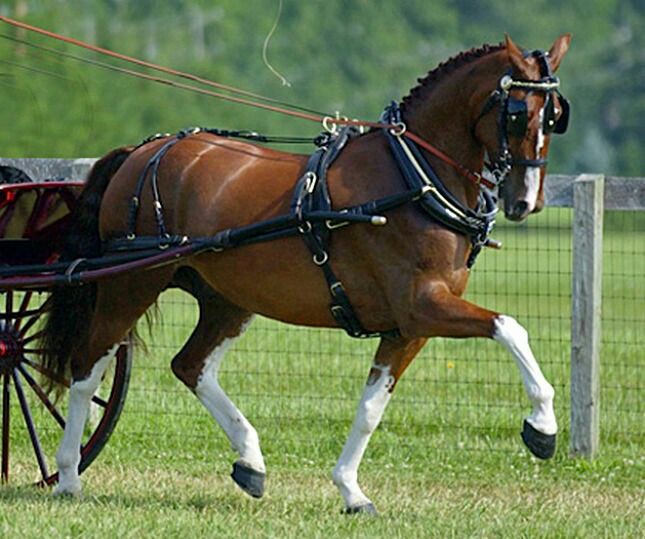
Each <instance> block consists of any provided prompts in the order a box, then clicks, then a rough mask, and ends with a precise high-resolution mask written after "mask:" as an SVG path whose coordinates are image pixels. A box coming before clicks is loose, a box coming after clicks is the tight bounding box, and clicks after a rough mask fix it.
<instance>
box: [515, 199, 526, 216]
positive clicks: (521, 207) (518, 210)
mask: <svg viewBox="0 0 645 539" xmlns="http://www.w3.org/2000/svg"><path fill="white" fill-rule="evenodd" d="M528 209H529V205H528V203H527V202H524V201H523V200H520V201H519V202H516V203H515V206H513V213H514V214H515V215H518V216H519V215H524V214H525V213H526V210H528Z"/></svg>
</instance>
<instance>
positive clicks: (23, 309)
mask: <svg viewBox="0 0 645 539" xmlns="http://www.w3.org/2000/svg"><path fill="white" fill-rule="evenodd" d="M33 294H34V293H33V292H32V291H31V290H28V291H27V292H25V293H24V295H23V296H22V301H21V302H20V308H19V309H18V312H17V313H16V323H15V324H14V327H15V328H16V331H18V330H19V329H20V324H22V319H23V318H24V317H25V315H26V313H27V312H28V311H27V307H29V302H30V301H31V296H33Z"/></svg>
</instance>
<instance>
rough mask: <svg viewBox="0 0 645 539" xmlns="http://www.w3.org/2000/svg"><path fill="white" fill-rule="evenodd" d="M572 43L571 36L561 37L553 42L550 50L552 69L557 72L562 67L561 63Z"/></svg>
mask: <svg viewBox="0 0 645 539" xmlns="http://www.w3.org/2000/svg"><path fill="white" fill-rule="evenodd" d="M570 43H571V34H564V35H561V36H560V37H559V38H558V39H556V40H555V41H554V42H553V45H551V48H550V49H549V64H551V69H552V70H553V71H555V70H556V69H558V67H559V66H560V62H561V61H562V58H564V55H565V54H566V53H567V51H568V50H569V44H570Z"/></svg>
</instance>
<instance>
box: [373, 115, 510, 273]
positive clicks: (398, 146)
mask: <svg viewBox="0 0 645 539" xmlns="http://www.w3.org/2000/svg"><path fill="white" fill-rule="evenodd" d="M383 121H384V122H386V123H391V124H397V123H400V122H401V110H400V108H399V106H398V104H397V103H394V102H392V103H391V104H390V106H389V107H387V108H386V109H385V112H384V113H383ZM386 136H387V140H388V143H389V145H390V149H391V151H392V154H393V156H394V159H395V161H396V164H397V166H398V167H399V170H400V171H401V173H402V176H403V179H404V180H405V183H406V185H407V187H408V189H410V190H418V189H420V188H425V193H424V195H423V196H421V197H420V198H419V199H418V201H417V202H418V204H419V207H420V208H421V209H422V210H423V211H424V212H425V213H426V214H427V215H428V216H429V217H430V218H431V219H433V220H435V221H437V222H438V223H440V224H441V225H443V226H445V227H446V228H448V229H450V230H452V231H454V232H457V233H459V234H464V235H466V236H468V237H469V238H470V241H471V244H472V250H471V253H470V255H469V257H468V260H467V262H466V267H468V268H471V267H472V266H473V264H474V263H475V260H476V259H477V256H478V255H479V253H480V251H481V249H482V247H484V246H486V245H490V246H494V247H499V246H500V244H499V243H498V242H495V241H494V240H491V239H489V234H490V233H491V231H492V229H493V226H494V225H495V216H496V214H497V200H496V199H495V197H494V196H493V194H492V193H491V192H490V191H489V190H488V189H486V188H485V187H483V186H480V191H479V196H478V199H477V205H476V206H475V208H474V209H471V208H469V207H467V206H465V205H464V204H462V203H461V202H460V201H459V200H458V199H457V198H456V197H455V196H454V195H453V194H452V193H451V192H450V191H449V190H448V189H447V188H446V186H445V185H444V184H443V182H442V181H441V179H440V178H439V176H438V175H437V174H436V172H435V171H434V169H433V168H432V166H431V165H430V163H428V161H427V160H426V158H425V157H424V156H423V154H422V153H421V151H420V150H419V148H418V147H417V145H416V144H415V143H414V142H413V141H411V140H410V139H408V138H406V137H402V136H398V135H397V133H394V132H392V131H386Z"/></svg>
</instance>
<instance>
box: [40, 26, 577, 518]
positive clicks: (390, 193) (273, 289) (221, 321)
mask: <svg viewBox="0 0 645 539" xmlns="http://www.w3.org/2000/svg"><path fill="white" fill-rule="evenodd" d="M570 40H571V36H570V35H569V34H565V35H562V36H560V37H559V38H557V39H556V40H555V41H554V43H553V44H552V46H551V48H550V49H549V50H548V52H542V51H529V52H527V51H524V50H523V49H522V48H520V47H519V46H518V45H516V44H515V43H514V42H513V41H512V40H511V38H510V37H509V36H506V37H505V40H504V41H503V42H502V43H500V44H498V45H484V46H482V47H480V48H474V49H471V50H469V51H466V52H462V53H460V54H458V55H456V56H454V57H452V58H450V59H449V60H447V61H446V62H444V63H442V64H440V65H439V66H438V67H437V68H435V69H434V70H432V71H430V72H429V73H428V74H427V76H425V77H424V78H421V79H419V80H418V85H417V86H415V87H414V88H413V89H412V90H411V91H410V93H409V94H408V95H406V96H405V97H404V98H403V99H402V101H401V102H400V103H399V104H398V106H397V113H398V116H397V117H396V118H394V119H395V120H397V126H399V127H400V128H396V129H394V128H390V129H376V128H375V129H370V130H369V131H367V132H365V133H361V134H360V135H357V136H354V137H352V138H351V139H350V140H348V141H347V143H346V145H345V147H344V149H343V150H342V152H339V153H338V155H337V156H336V157H335V160H334V161H333V162H330V163H329V166H328V170H327V171H326V172H327V178H326V182H327V183H326V188H327V190H328V196H329V200H331V201H333V202H332V203H333V207H334V208H350V207H356V206H357V205H358V206H361V205H363V206H365V205H369V203H370V202H371V201H374V200H376V199H380V200H383V199H386V200H389V199H390V198H392V197H394V198H396V197H397V196H399V194H400V193H401V192H406V190H407V191H409V186H407V185H406V183H405V181H404V176H406V174H407V173H406V174H404V172H405V171H402V168H401V165H400V163H399V162H398V161H397V160H396V159H395V157H394V151H393V148H396V147H398V146H392V144H391V143H390V142H391V141H388V137H389V138H390V139H391V138H394V139H396V140H395V143H394V144H396V143H397V142H398V141H399V139H401V140H402V138H403V135H402V133H403V132H404V131H407V133H409V134H413V135H414V136H415V137H416V138H417V140H420V141H432V143H433V145H434V147H437V148H441V152H437V153H431V152H429V151H427V149H426V148H427V146H423V145H422V146H417V147H416V150H415V152H411V150H410V148H409V147H407V146H406V147H407V150H406V148H404V147H403V144H401V145H400V147H399V150H400V151H401V152H407V154H411V153H415V155H417V158H418V159H417V160H416V161H414V162H413V163H412V165H414V166H412V165H410V166H409V167H408V168H410V170H412V169H414V168H416V169H419V168H420V166H419V162H420V161H419V159H420V160H422V161H423V162H425V163H427V164H428V166H430V167H432V170H433V171H434V177H435V179H436V181H439V180H440V182H441V184H442V185H443V186H444V187H445V192H443V195H442V196H441V197H439V199H438V200H440V201H441V200H444V202H445V201H446V200H447V201H448V202H446V204H447V206H449V207H450V208H451V210H454V211H455V212H458V210H459V209H460V208H461V209H463V212H462V213H464V214H465V213H468V212H477V211H479V213H480V214H481V212H482V211H483V210H482V209H481V200H482V198H481V197H482V192H483V191H486V188H485V187H484V185H482V184H483V183H486V181H485V176H486V175H485V174H483V172H482V171H483V170H484V168H485V165H486V159H490V160H491V161H492V163H493V164H492V165H490V166H489V168H490V169H491V170H493V172H495V174H493V175H491V174H489V176H490V177H491V178H492V177H494V176H495V175H496V176H497V177H498V179H499V182H498V183H499V185H498V188H499V199H500V205H501V206H502V207H503V211H504V214H505V216H506V217H507V218H508V219H510V220H512V221H523V220H524V219H526V218H527V217H528V216H529V215H530V214H531V213H535V212H538V211H540V210H541V209H542V207H543V205H544V191H543V188H544V178H545V170H546V157H547V153H548V148H549V142H550V138H551V134H552V133H553V132H554V131H555V132H563V131H564V130H565V129H566V121H567V118H568V104H567V102H566V100H565V99H564V98H563V96H562V95H561V94H560V93H559V92H558V91H557V78H556V77H555V76H554V75H553V73H554V72H555V71H556V70H557V69H558V67H559V65H560V63H561V60H562V59H563V57H564V56H565V54H566V52H567V50H568V48H569V44H570ZM410 136H412V135H410ZM168 141H169V139H168V138H167V137H166V138H163V137H162V138H156V139H153V140H151V141H148V142H146V143H143V144H141V145H139V146H137V147H133V146H126V147H122V148H118V149H116V150H113V151H112V152H110V153H109V154H107V155H106V156H104V157H103V158H101V159H100V160H98V161H97V162H96V164H95V165H94V167H93V169H92V170H91V172H90V174H89V177H88V181H87V183H86V187H85V190H84V192H83V194H82V196H81V198H80V200H79V202H78V205H77V207H76V208H75V210H74V226H72V227H70V229H69V231H68V232H67V233H66V235H65V238H64V240H65V245H64V247H63V248H62V256H63V257H66V258H67V259H68V260H75V259H79V258H82V257H88V256H90V257H91V256H98V255H100V254H101V253H102V252H103V251H104V250H105V245H106V242H107V243H109V242H110V241H112V240H114V241H119V240H124V238H129V239H132V238H135V237H153V236H156V235H158V232H159V230H160V229H163V230H169V231H172V233H173V234H179V235H182V236H183V237H186V238H193V237H195V238H197V237H212V236H214V235H217V234H218V233H221V232H222V231H225V230H231V229H232V230H235V229H239V228H240V227H248V226H253V224H254V223H258V222H266V221H267V220H271V219H274V218H276V217H278V216H280V215H284V214H285V213H289V212H290V211H291V209H292V205H293V200H292V199H293V195H292V193H293V192H294V189H296V188H297V186H298V185H300V183H299V180H300V179H301V178H302V177H303V175H304V176H307V174H309V173H305V171H306V170H307V163H308V157H307V156H306V155H301V154H296V153H288V152H284V151H278V150H276V149H272V148H268V147H263V146H259V145H257V144H254V143H250V142H248V141H240V140H232V139H231V138H229V137H223V136H218V135H217V134H213V133H209V132H198V131H195V132H191V133H188V134H185V136H182V137H175V138H173V139H172V144H169V143H168ZM397 151H398V150H397ZM447 156H449V157H447ZM408 157H409V156H408ZM406 159H407V158H406ZM410 159H411V158H410ZM410 159H408V161H406V163H408V164H409V163H410V162H412V161H410ZM415 163H416V165H415ZM151 168H152V169H154V171H153V172H151V171H150V169H151ZM421 168H423V167H421ZM406 170H407V169H406ZM464 171H470V172H469V173H465V172H464ZM408 172H409V171H408ZM410 174H411V173H410ZM152 175H154V182H152V183H151V188H147V187H146V188H145V189H141V188H140V189H139V191H140V193H141V194H140V197H133V193H135V192H138V191H137V184H138V183H140V182H141V181H144V182H145V181H148V180H149V179H150V177H151V176H152ZM406 177H407V176H406ZM473 178H474V180H473ZM488 183H490V182H488ZM435 184H436V182H435ZM435 184H430V185H425V186H423V188H422V189H421V190H420V191H419V192H418V193H416V195H415V197H413V198H412V197H408V198H407V199H405V201H404V203H401V204H399V205H398V206H396V207H392V209H390V210H388V211H387V225H386V226H371V224H370V223H362V224H352V225H351V226H347V227H343V228H342V229H340V227H339V230H335V229H334V230H328V231H327V232H328V233H329V235H330V237H329V238H328V243H327V244H326V245H327V248H326V250H325V251H324V252H323V253H322V254H323V255H324V257H326V258H325V260H320V258H321V257H320V256H318V257H317V254H320V253H319V252H316V251H315V250H313V255H314V256H313V259H314V262H315V263H312V249H311V246H310V245H308V242H307V241H305V242H303V241H302V239H301V238H300V237H298V236H302V237H303V238H305V239H307V237H309V238H310V239H311V235H309V236H307V233H308V229H307V227H304V226H301V227H299V233H297V234H295V237H294V235H289V236H285V237H275V238H273V239H271V241H262V242H248V243H245V244H242V245H240V246H238V247H237V248H235V249H223V250H222V249H210V250H209V249H206V250H203V251H200V252H199V253H196V254H194V255H191V256H185V257H181V258H177V259H176V260H173V261H172V263H166V264H160V265H157V266H154V267H151V268H147V269H145V270H141V271H134V272H126V273H122V274H116V275H114V276H112V277H110V278H106V279H103V280H100V281H98V282H95V283H90V284H85V285H83V286H76V287H75V286H61V287H57V288H56V289H55V290H54V291H53V296H52V308H51V312H50V313H49V315H48V319H47V323H46V327H45V328H44V341H45V343H46V344H47V346H45V348H46V349H47V350H48V352H47V354H48V355H47V357H46V364H47V365H48V368H49V369H51V370H52V371H55V372H57V373H67V374H68V375H71V380H72V382H71V387H70V390H69V409H68V418H67V422H66V425H65V430H64V435H63V439H62V442H61V444H60V447H59V449H58V451H57V453H56V462H57V465H58V468H59V472H60V476H59V482H58V485H57V487H56V489H55V494H68V495H77V494H79V493H80V492H81V482H80V479H79V474H78V464H79V448H80V443H81V434H82V431H83V428H84V424H85V422H86V418H87V415H88V409H89V406H90V399H91V397H92V395H93V394H94V392H95V391H96V390H97V387H98V385H99V383H100V380H101V377H102V375H103V373H104V372H105V369H106V368H107V366H108V365H109V363H110V361H111V360H112V357H113V354H114V352H115V349H116V347H117V343H120V342H122V340H123V339H124V338H125V336H126V335H127V333H128V332H129V331H130V330H131V328H132V327H133V326H134V325H135V323H136V321H137V320H138V319H139V318H140V317H141V316H142V315H143V314H144V313H145V312H146V310H147V309H148V308H149V307H150V306H151V305H153V304H154V302H155V301H156V299H157V297H158V296H159V294H160V293H161V292H162V291H163V290H164V289H166V288H168V287H170V286H174V287H179V288H181V289H183V290H184V291H186V292H188V293H189V294H191V295H192V296H193V297H194V298H195V299H196V300H197V303H198V306H199V318H198V322H197V324H196V327H195V328H194V331H193V332H192V334H191V335H190V337H189V338H188V340H187V342H186V343H185V344H184V345H183V347H182V348H181V350H180V351H179V352H178V353H177V355H176V356H175V357H174V359H173V360H172V363H171V368H172V371H173V373H174V374H175V375H176V377H177V378H179V380H180V381H181V382H183V384H185V385H186V386H187V388H188V389H189V390H191V391H192V392H193V393H194V394H195V395H196V397H197V398H198V399H199V401H201V403H202V404H203V405H204V406H205V407H206V408H207V410H208V411H209V412H210V413H211V415H212V416H213V418H214V419H215V421H216V422H217V423H218V424H219V425H220V426H221V428H222V429H223V430H224V432H225V433H226V435H227V437H228V438H229V440H230V441H231V444H232V447H233V448H234V449H235V450H236V451H237V453H238V454H239V459H238V460H236V461H235V463H234V464H233V472H232V477H233V480H234V481H235V483H236V484H237V485H238V486H239V487H241V488H242V489H243V490H244V491H245V492H246V493H247V494H250V495H251V496H254V497H258V498H259V497H261V496H262V494H263V492H264V487H265V485H264V480H265V474H266V467H265V463H264V459H263V455H262V451H261V449H260V443H259V437H258V434H257V431H256V430H255V428H254V427H253V426H252V425H251V424H250V422H249V421H248V420H247V419H246V418H245V417H244V415H243V414H242V412H241V411H240V410H238V408H237V407H236V406H235V404H234V403H233V402H232V401H231V400H230V399H229V397H228V396H227V395H226V393H225V392H224V390H223V389H222V387H221V386H220V384H219V382H218V371H219V369H220V366H221V364H222V360H223V358H224V355H225V353H226V351H227V349H228V348H229V347H230V345H231V343H232V342H233V341H234V340H235V339H237V338H238V337H239V336H240V335H241V334H242V333H243V332H244V330H245V329H246V328H247V327H248V326H249V324H250V323H251V321H252V319H253V316H254V315H255V314H260V315H263V316H266V317H269V318H272V319H276V320H280V321H283V322H286V323H289V324H296V325H304V326H312V327H324V328H338V327H339V326H341V325H343V322H342V319H341V318H339V317H338V316H335V314H337V312H336V313H334V312H332V311H333V309H332V311H330V309H329V303H330V299H329V294H330V285H329V279H327V277H329V275H328V272H321V270H320V268H321V266H323V267H325V268H327V270H329V272H332V270H331V268H332V267H333V275H334V276H336V277H337V280H338V283H336V284H337V285H340V282H341V281H342V287H340V286H336V291H338V290H339V289H340V288H342V291H343V295H342V296H343V297H342V298H341V299H343V298H344V300H346V301H345V303H347V304H348V305H349V304H351V309H350V307H348V309H350V311H349V312H350V315H352V316H353V318H354V322H356V324H358V327H360V328H367V329H366V330H365V332H364V333H363V334H361V332H360V331H357V332H355V333H356V336H364V335H365V334H368V333H369V334H370V335H376V336H379V337H380V342H379V345H378V349H377V351H376V353H375V356H374V358H373V363H372V366H371V368H370V370H369V373H368V375H367V381H366V383H365V387H364V391H363V394H362V397H361V399H360V402H359V404H358V409H357V412H356V416H355V419H354V422H353V425H352V427H351V431H350V433H349V436H348V438H347V441H346V443H345V445H344V447H343V449H342V452H341V454H340V457H339V459H338V462H337V464H336V465H335V467H334V469H333V472H332V480H333V482H334V484H335V485H336V486H337V488H338V490H339V491H340V494H341V496H342V498H343V502H344V511H345V512H347V513H370V514H374V513H376V509H375V506H374V504H373V502H372V501H371V500H370V499H369V498H368V497H367V496H366V494H365V493H364V492H363V491H362V490H361V488H360V486H359V483H358V468H359V465H360V462H361V459H362V457H363V455H364V453H365V450H366V448H367V445H368V442H369V440H370V437H371V435H372V433H373V432H374V430H375V429H376V427H377V426H378V424H379V422H380V421H381V418H382V416H383V413H384V410H385V408H386V406H387V404H388V402H389V400H390V398H391V396H392V393H393V391H394V389H395V387H396V385H397V383H398V381H399V379H400V378H401V376H402V375H403V373H404V372H405V370H406V369H407V367H408V366H409V365H410V363H411V362H412V360H413V359H414V358H415V356H416V355H417V354H418V352H419V351H420V350H421V348H422V347H423V346H424V344H425V343H426V341H427V340H428V339H430V338H432V337H452V338H470V337H480V338H489V339H494V340H495V341H497V342H499V343H500V344H502V345H503V346H504V347H505V348H506V349H507V350H508V351H509V352H510V354H511V356H512V357H513V359H514V360H515V363H516V364H517V366H518V368H519V372H520V375H521V378H522V380H523V383H524V387H525V389H526V393H527V396H528V401H529V403H530V405H531V413H530V414H529V415H528V416H527V417H526V419H525V420H524V423H523V430H522V432H521V434H522V439H523V440H524V442H525V444H526V445H527V446H528V448H529V449H530V450H531V452H532V453H534V454H535V455H537V456H538V457H540V458H550V457H551V456H552V455H553V452H554V449H555V439H556V432H557V423H556V417H555V414H554V409H553V398H554V390H553V387H552V386H551V384H549V382H548V381H547V380H546V378H545V377H544V375H543V374H542V372H541V370H540V367H539V365H538V362H537V361H536V359H535V357H534V354H533V352H532V350H531V347H530V345H529V339H528V334H527V331H526V330H525V329H524V328H523V327H522V326H521V325H520V324H519V323H518V322H517V321H516V320H515V319H514V318H512V317H511V316H509V315H506V314H502V313H497V312H493V311H490V310H487V309H485V308H482V307H479V306H477V305H474V304H472V303H470V302H468V301H466V300H464V299H463V298H462V295H463V293H464V290H465V288H466V283H467V281H468V277H469V274H470V266H471V265H472V262H473V255H474V254H476V251H478V250H479V249H480V248H481V246H482V244H483V243H485V241H482V240H481V238H480V239H479V240H477V241H475V240H474V239H473V237H470V236H469V234H468V233H466V232H464V231H463V230H459V229H458V227H455V226H450V223H449V222H448V223H447V222H444V220H443V218H442V215H443V216H444V217H445V216H446V215H447V214H448V213H450V212H446V211H444V212H443V214H437V215H438V217H437V216H436V215H435V216H433V215H429V214H428V212H426V211H423V208H422V204H421V202H422V200H420V198H421V197H422V196H425V195H427V194H429V193H428V191H432V193H433V194H435V195H436V193H437V190H436V189H435ZM145 185H147V184H145ZM307 186H309V184H307ZM307 186H305V188H304V189H303V192H306V191H307ZM140 187H141V186H140ZM388 197H390V198H388ZM161 201H163V222H160V220H161V217H162V215H161V211H160V208H161ZM133 203H134V206H135V208H134V210H133ZM455 208H456V209H455ZM478 208H479V209H478ZM453 213H454V212H453ZM348 215H349V213H348ZM348 219H349V217H348ZM489 221H490V220H489ZM489 221H486V223H487V226H489V225H490V222H489ZM383 222H384V220H381V221H380V222H379V223H375V222H374V221H373V222H372V224H383ZM446 223H447V224H446ZM160 224H163V225H164V227H160ZM304 224H305V225H307V224H308V225H311V223H304ZM301 225H302V223H301ZM309 228H310V227H309ZM334 228H335V227H334ZM326 281H327V282H326ZM331 288H332V295H333V292H334V290H333V289H334V285H333V284H332V286H331ZM336 299H338V298H336ZM338 303H339V301H336V307H338ZM340 303H343V301H340ZM341 307H342V305H341ZM341 311H342V308H341ZM341 314H342V313H341ZM345 314H347V310H346V312H345ZM352 316H349V318H352ZM350 321H351V320H350ZM356 324H355V325H356ZM346 329H347V328H346ZM54 345H55V346H54Z"/></svg>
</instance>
